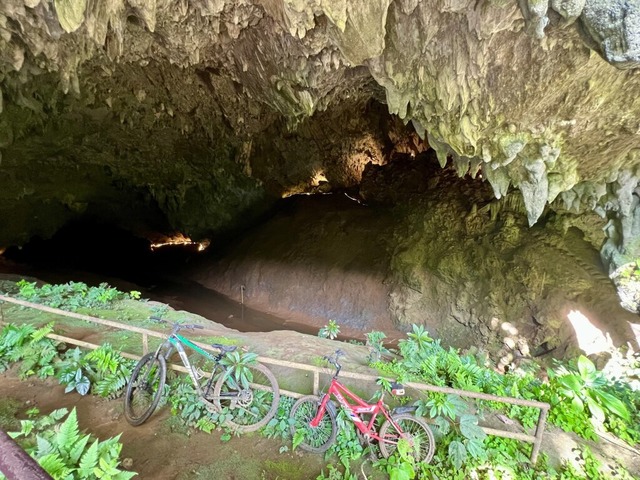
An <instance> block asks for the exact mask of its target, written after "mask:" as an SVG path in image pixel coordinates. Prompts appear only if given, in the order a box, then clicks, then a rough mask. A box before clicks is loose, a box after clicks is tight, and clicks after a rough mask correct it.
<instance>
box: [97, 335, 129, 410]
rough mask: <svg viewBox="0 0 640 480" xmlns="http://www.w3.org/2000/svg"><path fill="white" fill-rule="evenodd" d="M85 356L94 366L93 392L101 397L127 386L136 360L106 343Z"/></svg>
mask: <svg viewBox="0 0 640 480" xmlns="http://www.w3.org/2000/svg"><path fill="white" fill-rule="evenodd" d="M85 358H86V359H87V361H88V362H89V364H90V365H92V367H93V372H94V377H93V378H92V383H93V388H92V391H93V393H95V394H96V395H99V396H101V397H110V396H115V395H116V394H117V393H119V392H120V391H122V389H124V387H126V385H127V382H128V381H129V377H130V376H131V371H132V370H133V366H134V362H133V361H132V360H128V359H125V358H124V357H123V356H122V355H121V354H120V352H118V351H116V350H114V349H113V347H112V346H111V344H109V343H105V344H104V345H102V346H101V347H100V348H98V349H96V350H93V351H90V352H88V353H87V354H86V357H85Z"/></svg>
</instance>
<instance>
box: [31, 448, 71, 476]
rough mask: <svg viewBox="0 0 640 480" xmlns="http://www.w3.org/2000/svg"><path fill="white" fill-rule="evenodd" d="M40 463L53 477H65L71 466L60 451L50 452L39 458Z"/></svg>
mask: <svg viewBox="0 0 640 480" xmlns="http://www.w3.org/2000/svg"><path fill="white" fill-rule="evenodd" d="M38 463H39V464H40V466H41V467H42V468H43V469H44V470H46V472H47V473H48V474H49V475H51V476H52V477H53V478H64V477H66V476H67V475H69V473H70V470H69V468H68V467H67V466H66V465H65V463H64V460H63V459H62V457H61V456H60V454H58V453H49V454H47V455H45V456H44V457H42V458H39V459H38Z"/></svg>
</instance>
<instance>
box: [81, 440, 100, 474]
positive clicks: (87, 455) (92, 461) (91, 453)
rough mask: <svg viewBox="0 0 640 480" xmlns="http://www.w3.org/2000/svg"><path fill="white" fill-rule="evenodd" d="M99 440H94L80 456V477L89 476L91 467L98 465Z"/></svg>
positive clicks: (91, 472) (91, 471)
mask: <svg viewBox="0 0 640 480" xmlns="http://www.w3.org/2000/svg"><path fill="white" fill-rule="evenodd" d="M99 443H100V442H99V441H98V440H95V441H94V442H93V443H92V444H91V446H90V447H89V449H88V450H86V451H85V452H84V454H83V455H82V457H80V464H79V467H78V474H79V476H80V478H89V477H90V476H91V475H93V469H94V468H96V467H97V466H98V458H99V455H98V444H99Z"/></svg>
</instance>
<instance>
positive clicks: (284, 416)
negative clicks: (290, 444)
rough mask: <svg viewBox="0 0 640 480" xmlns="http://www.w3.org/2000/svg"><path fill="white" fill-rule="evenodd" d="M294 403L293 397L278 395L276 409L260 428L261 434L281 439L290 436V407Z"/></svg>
mask: <svg viewBox="0 0 640 480" xmlns="http://www.w3.org/2000/svg"><path fill="white" fill-rule="evenodd" d="M294 403H295V399H293V398H291V397H285V396H284V395H283V396H281V397H280V402H279V403H278V410H276V414H275V415H274V416H273V418H272V419H271V420H269V423H267V424H266V425H265V426H264V428H263V429H262V434H263V435H265V436H267V437H269V438H281V439H283V440H286V439H288V438H289V437H290V436H291V428H290V426H291V423H292V422H293V420H291V419H290V418H289V416H290V412H291V407H293V404H294Z"/></svg>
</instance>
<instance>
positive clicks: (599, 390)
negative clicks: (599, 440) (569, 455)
mask: <svg viewBox="0 0 640 480" xmlns="http://www.w3.org/2000/svg"><path fill="white" fill-rule="evenodd" d="M548 373H549V382H550V389H551V390H552V391H553V392H554V393H555V395H553V396H552V398H551V400H552V407H554V406H559V405H562V408H564V409H567V410H569V409H570V410H573V412H575V413H577V414H581V413H586V411H588V412H589V413H590V414H591V421H592V423H593V425H594V427H596V426H598V425H602V424H604V423H605V420H606V419H607V418H611V417H612V416H617V417H619V419H621V420H624V421H625V422H629V421H630V420H631V414H630V412H629V409H628V408H627V406H626V405H625V404H624V403H623V402H622V401H621V400H619V399H618V398H616V396H614V394H613V393H612V391H611V390H612V387H611V385H610V384H609V382H608V380H607V378H606V377H605V376H604V374H603V373H602V372H599V371H598V370H596V367H595V365H594V364H593V362H591V360H589V359H588V358H587V357H585V356H580V357H579V358H578V360H577V362H576V368H575V369H569V368H567V367H564V366H560V367H558V368H557V369H555V370H549V372H548ZM614 422H615V421H614ZM610 423H611V422H610ZM614 424H615V423H614ZM589 434H591V432H589Z"/></svg>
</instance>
